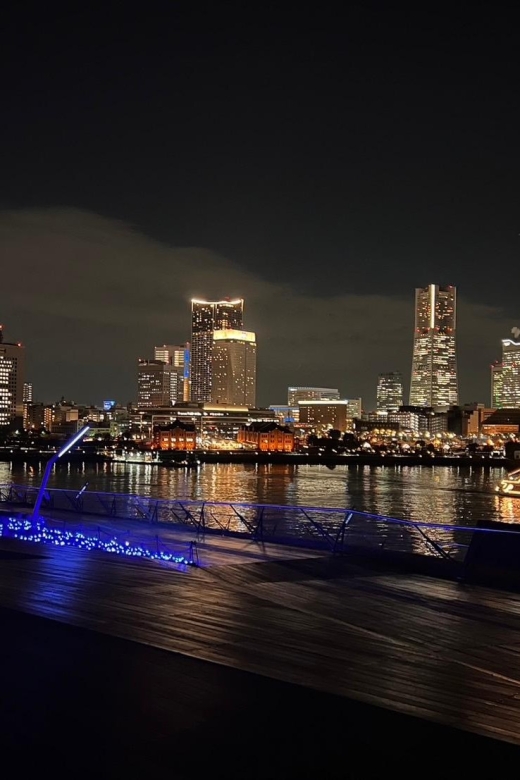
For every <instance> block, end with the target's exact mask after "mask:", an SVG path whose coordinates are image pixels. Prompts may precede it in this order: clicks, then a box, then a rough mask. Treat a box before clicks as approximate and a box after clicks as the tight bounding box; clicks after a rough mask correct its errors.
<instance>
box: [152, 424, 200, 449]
mask: <svg viewBox="0 0 520 780" xmlns="http://www.w3.org/2000/svg"><path fill="white" fill-rule="evenodd" d="M196 443H197V432H196V429H195V425H194V424H193V423H186V422H181V420H179V419H176V420H175V421H174V422H172V423H170V425H165V426H158V427H157V428H156V429H155V432H154V446H155V447H156V448H157V449H159V450H184V451H186V450H194V449H195V446H196Z"/></svg>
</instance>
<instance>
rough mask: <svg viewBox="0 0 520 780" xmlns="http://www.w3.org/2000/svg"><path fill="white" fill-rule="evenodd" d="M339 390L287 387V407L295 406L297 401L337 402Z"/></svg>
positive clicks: (331, 388) (332, 388)
mask: <svg viewBox="0 0 520 780" xmlns="http://www.w3.org/2000/svg"><path fill="white" fill-rule="evenodd" d="M338 399H339V390H338V389H337V388H334V387H288V388H287V405H288V406H296V404H297V403H298V401H337V400H338Z"/></svg>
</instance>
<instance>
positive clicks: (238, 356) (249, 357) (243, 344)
mask: <svg viewBox="0 0 520 780" xmlns="http://www.w3.org/2000/svg"><path fill="white" fill-rule="evenodd" d="M212 355H213V357H212V369H211V375H212V388H211V400H212V401H213V402H214V403H221V404H231V405H234V406H255V405H256V336H255V334H254V333H251V332H249V331H245V330H232V329H226V330H215V331H213V352H212Z"/></svg>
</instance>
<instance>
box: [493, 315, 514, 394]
mask: <svg viewBox="0 0 520 780" xmlns="http://www.w3.org/2000/svg"><path fill="white" fill-rule="evenodd" d="M512 332H513V335H514V336H516V337H517V338H516V339H502V371H501V375H500V382H499V381H498V377H497V380H496V385H497V386H498V391H499V392H496V396H498V397H496V399H495V400H496V401H497V407H499V408H500V406H501V407H502V408H504V409H520V340H518V336H520V331H519V330H518V328H513V329H512Z"/></svg>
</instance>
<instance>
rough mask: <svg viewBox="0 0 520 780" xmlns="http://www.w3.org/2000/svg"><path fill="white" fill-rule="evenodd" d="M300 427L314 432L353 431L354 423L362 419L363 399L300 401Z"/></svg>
mask: <svg viewBox="0 0 520 780" xmlns="http://www.w3.org/2000/svg"><path fill="white" fill-rule="evenodd" d="M298 406H299V408H300V425H303V426H309V427H311V428H313V429H314V430H319V429H320V428H335V429H336V430H339V431H351V430H352V429H353V421H354V419H356V418H360V417H361V413H362V404H361V398H351V399H342V400H339V401H299V402H298Z"/></svg>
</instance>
